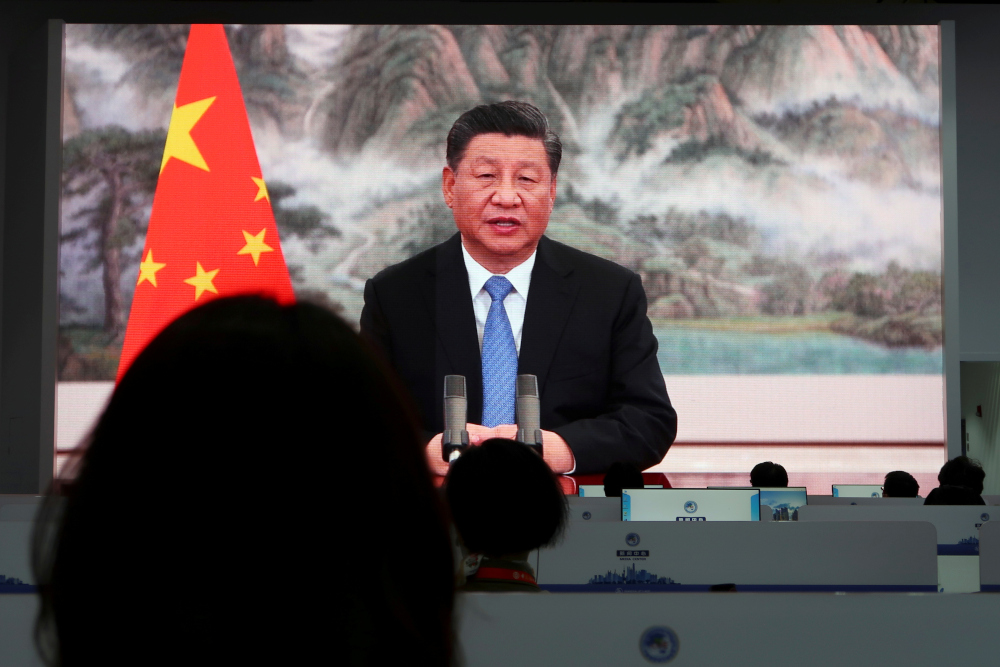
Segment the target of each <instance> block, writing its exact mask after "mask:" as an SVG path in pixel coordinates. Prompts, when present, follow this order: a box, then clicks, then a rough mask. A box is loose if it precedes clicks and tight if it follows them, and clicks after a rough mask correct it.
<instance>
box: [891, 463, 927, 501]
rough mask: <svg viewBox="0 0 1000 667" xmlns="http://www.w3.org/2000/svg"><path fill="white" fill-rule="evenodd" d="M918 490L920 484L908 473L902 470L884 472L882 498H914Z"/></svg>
mask: <svg viewBox="0 0 1000 667" xmlns="http://www.w3.org/2000/svg"><path fill="white" fill-rule="evenodd" d="M919 491H920V485H919V484H918V483H917V480H916V478H914V477H913V475H911V474H910V473H908V472H903V471H902V470H893V471H892V472H890V473H886V475H885V482H883V486H882V497H883V498H916V497H917V493H918V492H919Z"/></svg>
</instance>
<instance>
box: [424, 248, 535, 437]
mask: <svg viewBox="0 0 1000 667" xmlns="http://www.w3.org/2000/svg"><path fill="white" fill-rule="evenodd" d="M461 243H462V240H461V235H460V234H455V235H454V236H452V237H451V238H450V239H448V240H447V241H445V242H444V243H443V244H442V245H441V247H440V248H439V249H438V252H437V253H436V258H435V264H434V267H433V268H431V270H430V271H429V272H428V280H429V281H430V282H431V284H430V285H428V286H427V288H426V289H425V290H424V294H433V295H434V298H433V299H432V303H431V304H430V310H431V317H432V318H433V320H434V325H435V329H436V330H437V335H438V338H439V339H440V341H441V344H442V348H443V352H441V349H442V348H439V349H438V352H437V353H436V355H437V357H438V358H437V359H435V360H434V362H435V364H434V367H435V381H436V382H438V386H437V387H436V388H435V391H437V392H438V393H439V394H443V391H444V389H443V388H444V384H443V383H444V376H445V375H464V376H465V386H466V391H467V395H468V420H469V422H471V423H475V424H478V423H480V422H481V421H482V413H483V367H482V361H481V360H480V355H479V334H478V333H477V332H476V314H475V312H474V311H473V309H472V295H471V294H470V293H469V274H468V272H466V270H465V261H464V260H463V258H462V246H461ZM529 293H530V292H529Z"/></svg>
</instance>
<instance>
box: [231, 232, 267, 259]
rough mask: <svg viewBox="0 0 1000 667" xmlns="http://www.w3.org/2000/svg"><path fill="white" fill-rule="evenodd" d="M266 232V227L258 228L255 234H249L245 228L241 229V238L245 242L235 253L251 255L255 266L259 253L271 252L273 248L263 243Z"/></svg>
mask: <svg viewBox="0 0 1000 667" xmlns="http://www.w3.org/2000/svg"><path fill="white" fill-rule="evenodd" d="M265 232H267V228H266V227H265V228H264V229H262V230H260V231H259V232H257V234H256V235H254V234H251V233H250V232H248V231H247V230H245V229H244V230H243V240H244V241H246V242H247V244H246V245H245V246H243V248H241V249H240V250H239V251H238V252H237V253H236V254H237V255H250V256H251V257H253V265H254V266H257V262H259V261H260V254H261V253H262V252H273V251H274V248H272V247H271V246H269V245H267V244H266V243H264V233H265Z"/></svg>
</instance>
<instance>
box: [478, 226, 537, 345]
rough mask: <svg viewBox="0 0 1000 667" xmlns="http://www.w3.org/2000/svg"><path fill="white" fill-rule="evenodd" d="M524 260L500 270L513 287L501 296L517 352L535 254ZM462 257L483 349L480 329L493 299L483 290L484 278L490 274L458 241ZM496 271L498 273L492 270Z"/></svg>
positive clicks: (490, 275)
mask: <svg viewBox="0 0 1000 667" xmlns="http://www.w3.org/2000/svg"><path fill="white" fill-rule="evenodd" d="M537 253H538V250H537V249H536V250H535V252H533V253H531V257H529V258H528V259H526V260H524V261H523V262H521V263H520V264H518V265H517V266H515V267H514V268H513V269H511V270H510V271H508V272H507V273H506V274H503V275H504V277H505V278H506V279H507V280H509V281H510V284H511V285H513V286H514V289H512V290H511V291H510V294H508V295H507V296H506V298H504V300H503V307H504V310H506V311H507V319H508V320H510V329H511V331H512V332H513V333H514V345H515V346H516V347H517V353H518V354H520V353H521V330H522V329H524V308H525V306H527V305H528V287H529V286H530V285H531V269H532V268H534V266H535V255H536V254H537ZM462 257H463V258H464V259H465V270H466V272H467V273H468V274H469V291H470V292H471V293H472V310H473V311H474V312H475V313H476V330H477V331H478V332H479V351H480V352H482V350H483V331H484V330H485V329H486V316H487V315H489V313H490V305H491V304H492V303H493V299H492V297H490V293H489V292H487V291H486V287H485V286H486V281H487V280H489V279H490V278H492V277H493V276H494V274H492V273H490V272H489V270H488V269H486V267H484V266H483V265H482V264H480V263H479V262H477V261H476V260H474V259H473V258H472V255H470V254H469V251H468V250H466V249H465V244H464V243H463V244H462ZM496 275H500V274H496Z"/></svg>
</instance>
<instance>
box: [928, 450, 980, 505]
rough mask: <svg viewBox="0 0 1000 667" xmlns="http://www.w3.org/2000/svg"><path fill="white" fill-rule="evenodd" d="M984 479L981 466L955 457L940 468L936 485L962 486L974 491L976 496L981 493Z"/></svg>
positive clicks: (972, 460) (961, 457)
mask: <svg viewBox="0 0 1000 667" xmlns="http://www.w3.org/2000/svg"><path fill="white" fill-rule="evenodd" d="M985 479H986V473H985V472H984V471H983V466H982V464H981V463H980V462H979V461H977V460H975V459H970V458H969V457H968V456H956V457H955V458H953V459H952V460H950V461H948V462H947V463H945V464H944V465H943V466H941V470H940V471H939V472H938V483H939V484H940V485H941V486H944V485H950V486H964V487H966V488H968V489H970V490H972V491H974V492H975V494H976V495H977V496H979V495H982V493H983V481H984V480H985ZM977 504H978V503H977Z"/></svg>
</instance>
